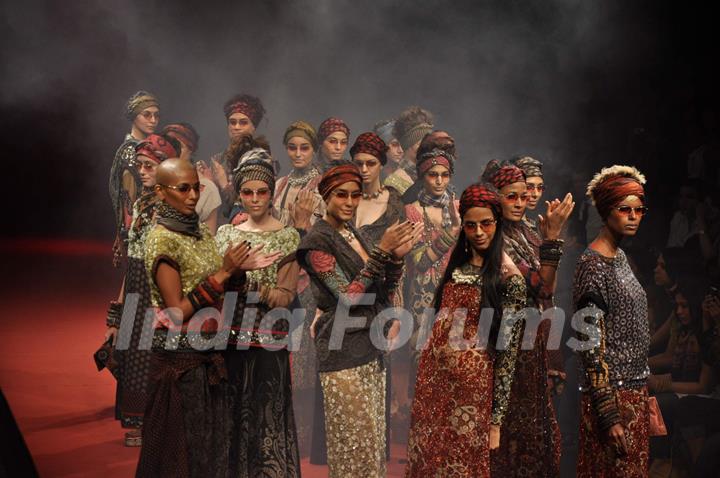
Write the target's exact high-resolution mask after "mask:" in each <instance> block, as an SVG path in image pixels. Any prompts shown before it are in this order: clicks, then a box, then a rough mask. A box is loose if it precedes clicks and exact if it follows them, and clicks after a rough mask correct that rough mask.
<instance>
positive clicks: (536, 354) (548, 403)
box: [491, 321, 561, 478]
mask: <svg viewBox="0 0 720 478" xmlns="http://www.w3.org/2000/svg"><path fill="white" fill-rule="evenodd" d="M549 326H550V323H549V322H548V321H544V322H542V323H541V324H540V327H538V333H537V337H536V340H535V344H534V345H535V346H534V347H533V348H532V349H531V350H520V351H519V352H518V357H517V363H516V365H515V378H514V380H513V384H512V390H511V392H510V403H509V407H508V411H507V414H506V415H505V419H504V420H503V424H502V427H501V429H500V448H498V449H497V450H495V451H493V453H492V456H491V458H492V473H493V476H501V477H503V478H505V477H507V478H513V477H518V478H520V477H522V478H524V477H529V476H532V477H535V476H542V477H543V478H552V477H557V476H560V445H561V438H560V427H559V426H558V424H557V419H556V418H555V407H554V406H553V402H552V396H551V393H550V390H548V385H547V370H548V353H547V347H546V344H547V338H548V333H549Z"/></svg>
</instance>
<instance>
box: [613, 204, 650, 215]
mask: <svg viewBox="0 0 720 478" xmlns="http://www.w3.org/2000/svg"><path fill="white" fill-rule="evenodd" d="M615 209H617V210H618V212H619V213H620V214H622V215H623V216H629V215H630V212H631V211H632V212H634V213H635V215H636V216H644V215H646V214H647V212H648V208H647V207H645V206H639V207H630V206H618V207H616V208H615Z"/></svg>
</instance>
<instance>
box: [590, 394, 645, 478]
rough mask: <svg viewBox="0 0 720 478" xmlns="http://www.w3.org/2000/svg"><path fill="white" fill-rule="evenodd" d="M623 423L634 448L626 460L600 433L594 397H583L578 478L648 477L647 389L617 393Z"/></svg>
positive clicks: (631, 446)
mask: <svg viewBox="0 0 720 478" xmlns="http://www.w3.org/2000/svg"><path fill="white" fill-rule="evenodd" d="M616 401H617V406H618V411H619V412H620V420H621V423H622V425H623V426H624V427H625V437H626V439H627V442H628V446H629V448H630V450H629V453H628V455H627V456H625V457H619V456H617V453H616V450H614V449H613V447H612V446H609V445H608V444H607V442H606V439H605V434H604V433H603V432H602V431H601V430H600V428H599V427H598V423H597V418H596V415H595V412H594V410H593V408H592V404H591V401H590V397H589V395H588V394H583V397H582V405H581V406H582V408H581V412H580V413H581V418H580V449H579V453H578V462H577V477H578V478H616V477H620V476H621V477H623V478H643V477H646V476H648V462H649V455H650V452H649V447H650V441H649V438H648V426H649V423H650V415H649V412H648V394H647V389H646V388H645V387H643V388H641V389H626V390H618V391H617V392H616Z"/></svg>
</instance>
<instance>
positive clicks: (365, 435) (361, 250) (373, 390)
mask: <svg viewBox="0 0 720 478" xmlns="http://www.w3.org/2000/svg"><path fill="white" fill-rule="evenodd" d="M319 192H320V194H321V195H322V197H323V199H324V200H325V203H326V205H327V209H326V213H325V216H324V217H323V218H322V219H320V220H318V221H317V222H316V223H315V225H314V226H313V228H312V230H311V231H310V232H309V233H308V234H307V235H306V236H305V237H304V238H303V240H302V242H301V243H300V247H299V249H298V262H299V263H300V266H301V267H302V268H303V269H305V270H306V271H307V272H308V274H309V275H310V278H311V280H312V282H313V285H314V287H313V291H314V292H315V293H316V297H315V298H316V301H317V304H318V309H319V310H320V311H321V313H320V314H317V315H316V318H315V320H314V321H313V323H312V325H311V332H312V334H313V336H314V339H315V348H316V350H317V356H318V369H319V371H320V382H321V385H322V390H323V398H324V404H325V431H326V442H327V459H328V466H329V469H330V473H329V476H330V477H331V478H344V477H347V476H363V477H373V478H374V477H378V478H380V477H384V476H385V468H386V466H385V460H386V455H385V432H386V426H387V424H386V421H385V370H384V366H383V350H381V349H380V348H378V347H376V345H375V344H383V343H385V345H386V346H388V342H387V341H388V340H390V341H392V340H393V339H394V338H395V336H396V334H397V331H398V329H399V323H398V322H397V321H393V322H392V325H391V326H390V327H389V330H388V327H379V326H378V325H382V322H381V321H377V322H374V321H373V319H375V317H376V316H377V315H378V313H379V312H380V311H382V310H383V309H385V308H386V307H388V305H389V304H391V303H392V300H393V296H394V295H395V294H396V292H397V287H398V281H399V279H400V277H401V275H402V270H403V257H404V256H405V254H407V253H408V252H409V250H410V248H411V247H412V244H413V237H414V236H413V225H412V224H411V223H409V222H404V223H399V224H394V225H392V226H390V227H389V228H388V229H387V230H386V231H385V233H384V234H383V236H382V238H381V239H380V241H379V243H378V244H377V245H375V246H371V245H370V243H369V242H368V241H367V239H366V238H365V236H364V235H363V234H362V233H360V232H359V231H358V230H357V229H355V227H353V225H352V218H353V216H354V214H355V211H356V209H357V206H358V203H359V202H360V199H361V198H362V176H361V175H360V171H359V170H358V169H357V166H355V165H353V164H351V163H341V164H339V165H337V166H334V167H332V168H330V169H329V170H327V171H326V172H325V173H324V174H323V176H322V180H321V181H320V184H319ZM366 293H367V294H373V295H374V296H375V300H374V301H373V303H372V304H367V302H366V301H364V300H362V299H364V298H365V295H366ZM370 297H372V296H370ZM339 303H340V305H341V306H342V307H343V308H344V309H345V310H346V311H347V314H349V317H354V318H355V319H357V318H364V319H365V320H364V323H363V324H362V325H356V324H353V326H352V327H348V324H347V323H346V322H345V323H344V322H343V321H341V320H340V318H341V316H342V315H345V312H344V311H342V312H341V311H336V309H337V308H338V305H339ZM386 325H388V324H386ZM336 328H340V329H339V330H340V333H341V337H342V342H340V343H336V342H335V340H336V338H337V332H338V330H335V331H334V332H333V329H336ZM386 334H387V339H386ZM331 336H334V337H335V338H333V339H332V342H331ZM388 348H389V346H388V347H385V350H387V349H388Z"/></svg>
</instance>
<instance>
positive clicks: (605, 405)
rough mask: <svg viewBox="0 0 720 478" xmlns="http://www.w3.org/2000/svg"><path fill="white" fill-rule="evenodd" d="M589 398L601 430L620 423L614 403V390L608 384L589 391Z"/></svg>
mask: <svg viewBox="0 0 720 478" xmlns="http://www.w3.org/2000/svg"><path fill="white" fill-rule="evenodd" d="M590 398H591V401H592V406H593V408H594V409H595V412H596V413H597V417H598V424H599V425H600V428H601V429H602V430H607V429H608V428H610V427H612V426H613V425H615V424H617V423H620V413H619V412H618V409H617V405H616V403H615V391H614V390H613V388H612V387H611V386H610V385H606V386H604V387H599V388H594V389H593V390H592V391H591V392H590Z"/></svg>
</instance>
